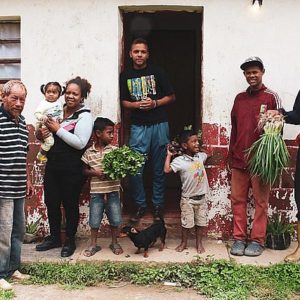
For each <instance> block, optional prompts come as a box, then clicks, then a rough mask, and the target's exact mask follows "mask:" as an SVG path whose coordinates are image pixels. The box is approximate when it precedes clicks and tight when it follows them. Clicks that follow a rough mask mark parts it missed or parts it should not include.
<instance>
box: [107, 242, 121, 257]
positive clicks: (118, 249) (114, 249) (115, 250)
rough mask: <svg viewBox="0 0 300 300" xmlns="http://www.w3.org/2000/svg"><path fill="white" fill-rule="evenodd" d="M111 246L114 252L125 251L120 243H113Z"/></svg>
mask: <svg viewBox="0 0 300 300" xmlns="http://www.w3.org/2000/svg"><path fill="white" fill-rule="evenodd" d="M109 248H110V249H111V251H112V252H113V254H116V255H119V254H122V253H123V249H122V247H121V245H120V244H119V243H111V244H110V245H109Z"/></svg>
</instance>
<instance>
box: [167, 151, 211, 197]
mask: <svg viewBox="0 0 300 300" xmlns="http://www.w3.org/2000/svg"><path fill="white" fill-rule="evenodd" d="M206 159H207V154H206V153H204V152H199V153H196V154H195V155H194V156H193V157H192V156H189V155H187V154H184V155H181V156H178V157H176V158H175V159H174V160H173V161H172V162H171V168H172V170H173V171H174V173H177V172H179V175H180V178H181V183H182V196H183V197H193V196H196V195H204V194H206V193H208V190H209V186H208V180H207V175H206V172H205V168H204V162H205V160H206Z"/></svg>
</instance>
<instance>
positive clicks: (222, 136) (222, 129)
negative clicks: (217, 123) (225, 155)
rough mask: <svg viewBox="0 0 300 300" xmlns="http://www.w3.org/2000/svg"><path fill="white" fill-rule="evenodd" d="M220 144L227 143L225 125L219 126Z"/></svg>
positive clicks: (227, 136)
mask: <svg viewBox="0 0 300 300" xmlns="http://www.w3.org/2000/svg"><path fill="white" fill-rule="evenodd" d="M220 145H229V134H228V132H227V129H226V128H225V127H220Z"/></svg>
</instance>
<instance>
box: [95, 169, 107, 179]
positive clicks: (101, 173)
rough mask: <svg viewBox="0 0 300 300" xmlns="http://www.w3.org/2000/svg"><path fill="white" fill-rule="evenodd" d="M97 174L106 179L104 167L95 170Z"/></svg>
mask: <svg viewBox="0 0 300 300" xmlns="http://www.w3.org/2000/svg"><path fill="white" fill-rule="evenodd" d="M95 176H97V177H98V178H99V179H101V180H104V179H105V176H106V175H105V174H104V170H103V169H97V170H95Z"/></svg>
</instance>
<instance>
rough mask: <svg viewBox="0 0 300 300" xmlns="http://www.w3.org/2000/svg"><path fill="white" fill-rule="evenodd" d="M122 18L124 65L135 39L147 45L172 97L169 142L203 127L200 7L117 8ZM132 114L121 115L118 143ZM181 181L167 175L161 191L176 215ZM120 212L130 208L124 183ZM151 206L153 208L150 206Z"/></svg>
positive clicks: (169, 210) (148, 174) (147, 177)
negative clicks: (185, 131) (171, 89)
mask: <svg viewBox="0 0 300 300" xmlns="http://www.w3.org/2000/svg"><path fill="white" fill-rule="evenodd" d="M160 8H161V7H160ZM120 10H121V15H122V19H123V62H122V63H123V65H122V68H128V67H130V66H131V60H130V58H129V55H128V52H129V50H130V45H131V42H132V41H133V40H134V39H135V38H138V37H142V38H144V39H146V40H147V41H148V43H149V51H150V58H149V63H150V64H155V65H158V66H160V67H162V68H163V69H164V70H165V72H166V73H167V75H168V77H169V79H170V81H171V83H172V85H173V87H174V90H175V94H176V101H175V102H174V103H172V104H171V105H170V106H169V107H168V118H169V125H170V138H171V139H172V138H174V137H175V136H176V135H177V134H178V133H179V132H181V131H182V130H183V128H184V126H186V125H192V126H193V128H194V129H201V123H202V122H201V119H202V118H201V112H202V95H201V89H202V76H201V61H202V19H203V10H202V8H201V7H198V8H195V7H192V8H190V10H189V9H186V8H185V10H184V11H180V9H179V7H176V10H172V8H170V9H168V10H163V11H162V10H159V8H158V9H157V10H153V7H151V12H150V9H147V8H143V7H138V8H137V7H132V9H128V7H123V8H120ZM129 128H130V116H129V113H128V112H127V111H122V127H121V131H120V142H121V144H127V143H128V136H129ZM144 183H145V190H146V194H147V202H149V203H151V192H152V174H151V165H146V167H145V174H144ZM180 187H181V183H180V178H179V176H178V175H177V174H168V175H167V182H166V192H165V212H166V213H167V214H168V213H178V212H179V201H180V193H181V190H180ZM123 203H124V211H125V213H126V212H131V210H132V209H133V203H132V199H131V198H130V194H129V188H128V183H127V182H126V181H125V183H124V197H123ZM150 207H151V206H150Z"/></svg>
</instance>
